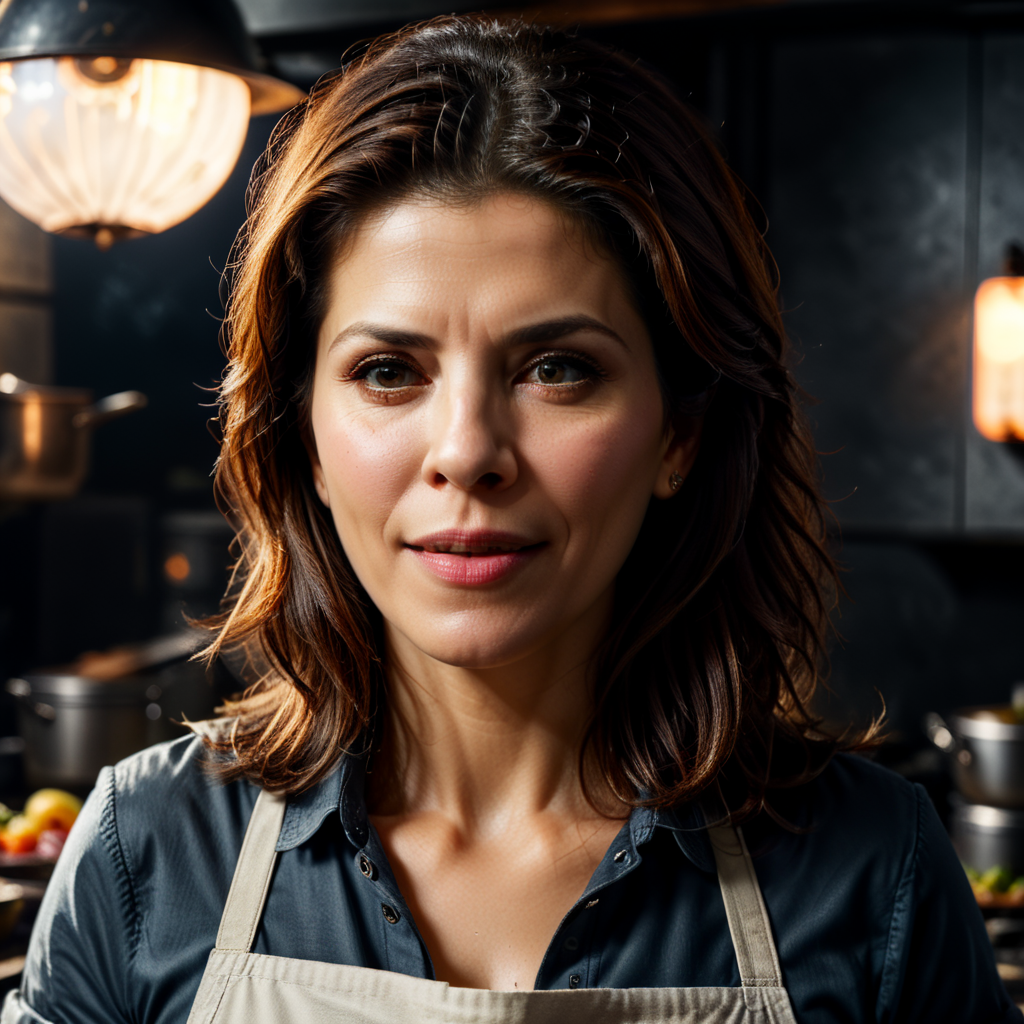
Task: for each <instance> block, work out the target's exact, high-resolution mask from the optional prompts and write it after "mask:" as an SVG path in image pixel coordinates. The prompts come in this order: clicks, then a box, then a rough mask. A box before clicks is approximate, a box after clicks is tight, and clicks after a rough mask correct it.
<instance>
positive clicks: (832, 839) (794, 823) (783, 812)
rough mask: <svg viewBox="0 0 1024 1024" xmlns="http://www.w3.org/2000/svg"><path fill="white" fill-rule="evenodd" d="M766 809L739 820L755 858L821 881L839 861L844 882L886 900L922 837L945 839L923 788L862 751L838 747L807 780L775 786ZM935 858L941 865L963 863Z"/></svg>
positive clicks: (912, 862)
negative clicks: (746, 821)
mask: <svg viewBox="0 0 1024 1024" xmlns="http://www.w3.org/2000/svg"><path fill="white" fill-rule="evenodd" d="M771 808H772V812H773V814H772V815H767V814H762V815H760V816H759V817H758V818H757V819H755V820H754V821H753V822H751V823H749V825H747V826H745V827H744V832H745V833H747V838H748V844H749V845H750V847H751V852H752V853H754V855H755V857H759V855H760V859H762V860H764V861H767V862H768V863H769V864H772V865H773V866H778V867H779V868H780V869H782V871H781V873H782V874H783V875H784V876H790V875H791V873H792V871H793V870H794V868H795V867H796V866H797V865H799V870H800V871H803V872H805V875H804V877H805V879H806V880H807V881H810V880H811V879H818V878H819V876H820V879H821V881H822V884H823V885H825V884H831V883H829V882H828V881H827V880H828V879H830V878H831V877H832V876H833V872H834V870H835V866H836V865H839V864H841V865H842V866H843V876H844V885H846V886H852V887H854V888H858V887H859V888H860V890H861V893H862V895H865V896H866V895H868V894H869V893H870V894H871V895H872V896H873V897H875V898H878V899H881V900H882V901H883V902H886V903H887V901H888V900H889V899H891V897H892V895H893V893H894V892H895V891H896V890H897V889H898V888H899V887H900V883H901V881H903V880H905V879H907V878H908V877H909V876H911V875H913V874H914V873H915V870H916V869H917V868H918V867H920V860H921V858H920V852H921V849H922V845H923V844H928V845H931V846H934V845H936V844H940V845H943V846H945V847H947V848H948V846H949V840H948V838H947V837H946V834H945V830H944V829H943V828H942V825H941V823H940V821H939V818H938V815H937V814H936V812H935V809H934V807H933V806H932V803H931V800H930V799H929V797H928V794H927V793H926V792H925V790H924V789H923V788H922V787H921V786H919V785H917V784H915V783H912V782H909V781H908V780H907V779H905V778H903V777H902V776H900V775H898V774H897V773H896V772H894V771H891V770H890V769H888V768H884V767H882V766H881V765H878V764H875V763H874V762H872V761H870V760H868V759H867V758H865V757H862V756H859V755H854V754H837V755H836V756H835V757H833V758H832V759H831V760H830V761H829V763H828V764H827V765H826V767H825V768H824V769H823V770H822V771H821V772H820V773H819V774H818V775H816V776H815V778H814V779H813V780H811V781H810V782H808V783H806V784H805V785H802V786H799V787H796V788H794V789H792V790H778V791H776V792H775V793H774V794H773V797H772V799H771ZM783 823H784V824H783ZM949 852H950V854H951V852H952V851H949ZM940 860H941V867H940V868H939V871H940V872H946V871H948V870H949V868H950V865H952V866H953V867H954V868H955V869H956V870H957V871H959V870H960V869H959V865H958V864H957V862H956V859H955V857H952V856H951V855H950V856H947V857H943V858H941V859H940ZM960 873H961V874H962V871H961V872H960ZM851 894H852V893H851Z"/></svg>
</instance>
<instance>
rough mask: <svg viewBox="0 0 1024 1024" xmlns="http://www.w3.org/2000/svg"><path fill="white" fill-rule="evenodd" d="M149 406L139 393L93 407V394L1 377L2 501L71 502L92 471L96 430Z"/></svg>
mask: <svg viewBox="0 0 1024 1024" xmlns="http://www.w3.org/2000/svg"><path fill="white" fill-rule="evenodd" d="M145 404H146V396H145V395H143V394H142V393H140V392H138V391H122V392H120V393H118V394H116V395H110V396H109V397H108V398H103V399H101V400H100V401H98V402H96V403H95V404H93V402H92V393H91V392H89V391H84V390H80V389H78V388H55V387H48V386H47V387H44V386H43V385H41V384H29V383H27V382H26V381H23V380H20V379H19V378H18V377H16V376H15V375H14V374H13V373H3V374H0V500H5V499H6V500H10V501H50V500H54V499H57V498H70V497H71V496H72V495H73V494H75V493H76V492H77V490H78V488H79V487H80V486H81V485H82V481H83V480H84V479H85V475H86V473H87V472H88V470H89V435H90V432H91V431H92V429H93V428H94V427H98V426H99V425H100V424H102V423H106V422H107V421H108V420H112V419H116V418H117V417H118V416H124V415H125V414H126V413H129V412H134V411H135V410H136V409H141V408H143V407H144V406H145Z"/></svg>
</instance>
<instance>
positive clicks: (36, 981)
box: [0, 768, 138, 1024]
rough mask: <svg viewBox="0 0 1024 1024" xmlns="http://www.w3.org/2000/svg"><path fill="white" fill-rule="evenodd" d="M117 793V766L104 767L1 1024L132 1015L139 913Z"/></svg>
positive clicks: (72, 1023)
mask: <svg viewBox="0 0 1024 1024" xmlns="http://www.w3.org/2000/svg"><path fill="white" fill-rule="evenodd" d="M115 796H116V794H115V789H114V772H113V769H112V768H104V769H103V771H102V772H101V773H100V775H99V778H98V779H97V781H96V787H95V788H94V789H93V791H92V793H91V794H90V796H89V798H88V799H87V800H86V802H85V805H84V807H83V808H82V811H81V814H80V815H79V816H78V820H77V821H76V822H75V825H74V828H72V830H71V834H70V835H69V836H68V840H67V843H66V844H65V846H64V849H63V851H62V852H61V855H60V859H59V861H58V862H57V866H56V868H55V869H54V872H53V877H52V878H51V880H50V882H49V884H48V885H47V887H46V894H45V896H44V897H43V902H42V905H41V906H40V908H39V916H38V917H37V918H36V922H35V927H34V929H33V931H32V938H31V940H30V942H29V949H28V956H27V959H26V963H25V969H24V972H23V974H22V983H21V989H20V990H19V991H15V992H11V993H9V994H8V997H7V999H6V1001H5V1002H4V1007H3V1014H2V1016H0V1024H119V1022H122V1021H123V1022H125V1024H127V1022H128V1021H129V1020H131V1014H130V1013H129V1012H128V1010H127V1007H128V1005H129V1002H130V1000H129V998H128V996H129V993H128V986H129V984H130V976H131V971H130V965H131V960H132V956H133V953H134V945H135V942H134V941H133V940H134V938H135V935H136V934H137V927H136V926H137V922H138V912H137V907H136V901H135V892H134V886H133V883H132V878H131V874H130V872H129V869H128V864H127V861H126V857H125V852H124V850H123V848H122V845H121V840H120V837H119V835H118V831H117V815H116V801H115Z"/></svg>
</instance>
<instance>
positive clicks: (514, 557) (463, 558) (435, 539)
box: [405, 530, 544, 587]
mask: <svg viewBox="0 0 1024 1024" xmlns="http://www.w3.org/2000/svg"><path fill="white" fill-rule="evenodd" d="M543 546H544V545H543V544H538V543H531V542H530V540H529V539H527V538H525V537H520V536H518V535H516V534H511V533H504V532H497V531H473V532H470V531H465V530H445V531H443V532H441V533H435V534H431V535H430V536H427V537H420V538H419V539H417V540H416V541H414V542H413V543H411V544H406V545H405V547H406V549H407V550H408V551H410V552H411V553H412V554H414V555H415V556H416V558H417V559H418V560H419V563H420V565H422V566H423V567H424V568H425V569H426V570H427V571H428V572H431V573H433V574H434V575H435V576H437V577H438V578H439V579H441V580H444V582H445V583H456V584H460V585H462V586H471V587H472V586H481V585H482V584H485V583H494V582H495V581H497V580H500V579H502V578H503V577H504V576H507V575H508V574H509V573H510V572H512V571H513V570H514V569H516V568H518V567H519V566H521V565H523V564H524V563H525V562H528V561H529V560H530V558H532V557H533V556H534V555H536V554H537V552H539V551H540V549H541V548H542V547H543Z"/></svg>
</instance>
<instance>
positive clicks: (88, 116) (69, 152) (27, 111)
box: [0, 56, 251, 248]
mask: <svg viewBox="0 0 1024 1024" xmlns="http://www.w3.org/2000/svg"><path fill="white" fill-rule="evenodd" d="M250 108H251V93H250V88H249V85H248V84H247V83H246V81H245V80H244V79H242V78H240V77H239V76H238V75H234V74H231V73H229V72H227V71H222V70H218V69H216V68H212V67H200V66H197V65H193V64H180V63H174V62H171V61H166V60H149V59H131V58H125V57H109V56H98V57H95V56H77V57H76V56H60V57H41V58H38V59H28V60H13V61H4V62H0V197H2V198H3V199H4V200H6V202H7V203H8V204H10V205H11V206H12V207H13V208H14V209H15V210H17V211H18V212H19V213H21V214H22V215H24V216H25V217H27V218H28V219H29V220H32V221H35V222H36V223H37V224H39V225H41V226H42V227H43V228H45V229H46V230H47V231H53V232H60V233H64V234H79V235H86V236H90V237H93V238H95V240H96V242H97V244H98V245H99V246H100V247H101V248H106V247H107V246H109V245H110V244H111V243H112V242H113V241H114V240H115V239H117V238H124V237H133V236H137V235H141V234H151V233H155V232H158V231H163V230H165V229H166V228H169V227H171V226H172V225H174V224H177V223H178V222H180V221H182V220H184V219H185V218H186V217H188V216H190V215H191V214H192V213H194V212H195V211H196V210H198V209H199V208H200V207H201V206H202V205H203V204H204V203H206V202H207V200H208V199H210V197H211V196H212V195H213V194H214V193H215V192H216V191H217V190H218V189H219V188H220V187H221V185H223V183H224V181H225V180H226V179H227V177H228V175H229V174H230V173H231V170H232V168H233V167H234V165H235V163H236V161H237V160H238V156H239V154H240V152H241V149H242V144H243V142H244V141H245V135H246V130H247V128H248V121H249V115H250Z"/></svg>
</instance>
